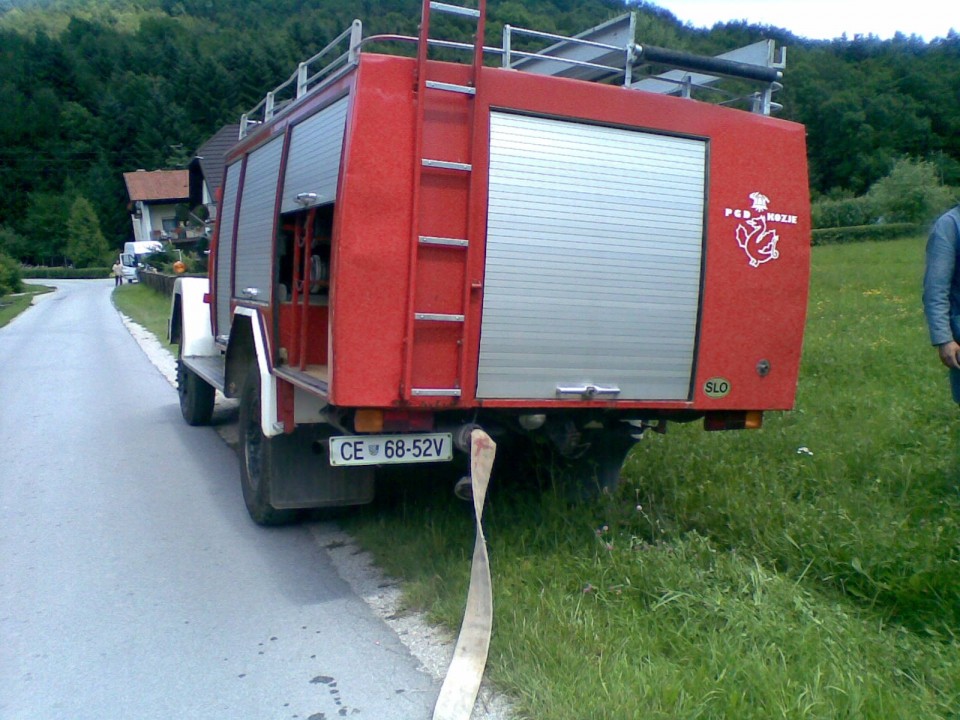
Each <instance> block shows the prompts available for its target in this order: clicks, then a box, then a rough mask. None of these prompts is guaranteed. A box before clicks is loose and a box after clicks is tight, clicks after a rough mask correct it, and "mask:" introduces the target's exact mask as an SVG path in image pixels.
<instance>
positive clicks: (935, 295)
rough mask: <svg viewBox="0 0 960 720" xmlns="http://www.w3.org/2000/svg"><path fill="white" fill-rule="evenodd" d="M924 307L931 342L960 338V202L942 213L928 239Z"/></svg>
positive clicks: (936, 343)
mask: <svg viewBox="0 0 960 720" xmlns="http://www.w3.org/2000/svg"><path fill="white" fill-rule="evenodd" d="M923 311H924V313H926V316H927V325H928V326H929V328H930V342H932V343H933V344H934V345H942V344H943V343H945V342H949V341H950V340H954V339H957V340H960V205H957V206H956V207H955V208H953V209H952V210H950V211H948V212H946V213H944V214H943V215H941V216H940V219H939V220H937V222H936V223H935V224H934V226H933V230H932V231H931V232H930V238H929V239H928V240H927V270H926V272H925V273H924V276H923Z"/></svg>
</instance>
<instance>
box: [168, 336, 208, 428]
mask: <svg viewBox="0 0 960 720" xmlns="http://www.w3.org/2000/svg"><path fill="white" fill-rule="evenodd" d="M216 392H217V391H216V389H215V388H214V387H213V385H210V384H209V383H208V382H207V381H206V380H204V379H203V378H201V377H200V376H199V375H197V374H196V373H195V372H193V370H191V369H190V368H188V367H187V366H186V365H184V364H183V356H182V348H181V350H180V351H179V352H178V353H177V394H178V395H179V396H180V414H181V415H183V419H184V420H186V421H187V424H188V425H194V426H196V425H209V424H210V419H211V418H212V417H213V403H214V401H215V400H216Z"/></svg>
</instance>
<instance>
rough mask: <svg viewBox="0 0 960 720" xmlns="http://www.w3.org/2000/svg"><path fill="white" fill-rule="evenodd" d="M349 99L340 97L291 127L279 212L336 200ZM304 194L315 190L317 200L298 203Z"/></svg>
mask: <svg viewBox="0 0 960 720" xmlns="http://www.w3.org/2000/svg"><path fill="white" fill-rule="evenodd" d="M347 99H348V98H342V99H341V100H338V101H337V102H335V103H333V105H330V106H329V107H327V108H324V109H323V110H321V111H320V112H318V113H317V114H316V115H314V116H312V117H311V118H309V119H307V120H305V121H304V122H302V123H300V124H299V125H297V126H296V127H294V128H293V130H291V136H290V151H289V154H288V157H287V168H286V172H285V177H284V183H283V201H282V205H281V208H280V212H290V211H292V210H299V209H301V208H303V207H309V206H311V205H323V204H326V203H332V202H333V201H334V200H336V197H337V178H338V176H339V174H340V154H341V152H342V149H343V129H344V126H345V125H346V121H347ZM301 193H313V194H315V195H316V199H315V200H313V201H312V202H309V203H298V202H297V195H299V194H301Z"/></svg>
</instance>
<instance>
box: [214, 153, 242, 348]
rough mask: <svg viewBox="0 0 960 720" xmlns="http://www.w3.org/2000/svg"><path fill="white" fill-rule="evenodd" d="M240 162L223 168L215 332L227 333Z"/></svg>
mask: <svg viewBox="0 0 960 720" xmlns="http://www.w3.org/2000/svg"><path fill="white" fill-rule="evenodd" d="M242 164H243V163H242V161H238V162H235V163H234V164H233V165H230V166H229V167H227V168H225V169H224V172H225V173H226V175H225V176H224V180H223V200H222V201H221V203H220V208H219V209H218V213H219V215H218V217H219V218H220V231H219V232H220V235H219V239H218V240H217V301H216V302H217V333H218V334H219V335H229V334H230V295H231V293H230V288H231V285H230V281H231V279H232V278H231V276H232V274H233V230H234V221H235V220H236V209H237V189H238V188H239V187H240V168H241V167H242Z"/></svg>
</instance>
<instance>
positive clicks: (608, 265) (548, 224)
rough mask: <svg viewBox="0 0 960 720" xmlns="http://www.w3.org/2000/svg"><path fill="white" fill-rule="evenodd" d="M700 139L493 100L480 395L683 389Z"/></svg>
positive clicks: (698, 215)
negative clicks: (536, 113) (530, 111)
mask: <svg viewBox="0 0 960 720" xmlns="http://www.w3.org/2000/svg"><path fill="white" fill-rule="evenodd" d="M706 153H707V149H706V143H705V141H703V140H699V139H691V138H679V137H671V136H665V135H658V134H654V133H649V132H641V131H637V130H624V129H620V128H611V127H602V126H596V125H586V124H581V123H575V122H569V121H561V120H554V119H547V118H538V117H528V116H520V115H512V114H507V113H499V112H494V113H491V118H490V180H489V205H488V215H487V250H486V275H485V280H484V297H483V324H482V330H481V340H480V357H479V368H478V382H477V396H478V397H480V398H518V399H547V398H556V397H557V387H558V386H578V385H579V386H583V385H591V384H592V385H597V386H615V387H618V388H620V391H621V392H620V394H619V395H618V396H617V397H618V399H622V400H624V399H630V400H685V399H687V397H688V396H689V393H690V377H691V372H692V365H693V354H694V343H695V340H696V330H697V316H698V310H699V303H700V273H701V255H702V248H703V228H704V196H705V167H706Z"/></svg>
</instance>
